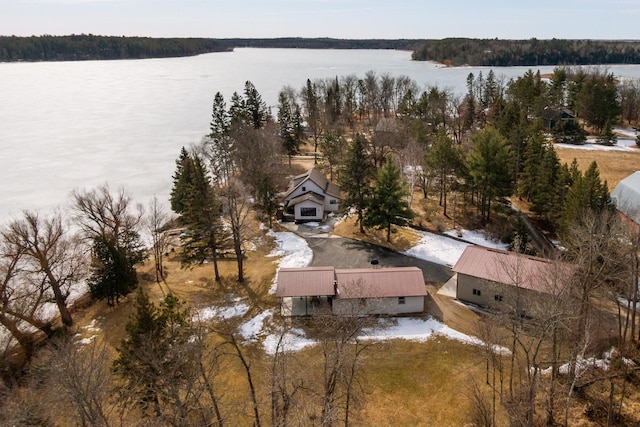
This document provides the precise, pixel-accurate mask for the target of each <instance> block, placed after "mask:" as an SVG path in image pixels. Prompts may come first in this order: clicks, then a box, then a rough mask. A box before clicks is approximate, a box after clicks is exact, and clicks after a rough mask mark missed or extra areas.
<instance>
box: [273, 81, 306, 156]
mask: <svg viewBox="0 0 640 427" xmlns="http://www.w3.org/2000/svg"><path fill="white" fill-rule="evenodd" d="M278 134H279V136H280V139H281V140H282V147H283V148H284V152H285V153H287V157H288V158H289V166H291V157H292V156H294V155H296V154H298V153H299V151H300V144H301V143H302V136H303V135H302V117H301V115H300V106H298V104H297V103H296V101H295V99H292V97H290V96H288V94H287V92H285V91H284V90H282V91H280V94H279V95H278Z"/></svg>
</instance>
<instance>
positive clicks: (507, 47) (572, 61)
mask: <svg viewBox="0 0 640 427" xmlns="http://www.w3.org/2000/svg"><path fill="white" fill-rule="evenodd" d="M412 58H413V59H414V60H416V61H436V62H441V63H443V64H447V65H451V66H460V65H474V66H495V67H509V66H521V65H524V66H543V65H595V64H638V63H640V42H638V41H624V40H615V41H613V40H612V41H609V40H606V41H605V40H560V39H551V40H538V39H536V38H532V39H529V40H498V39H468V38H447V39H442V40H428V41H426V42H425V43H424V44H423V45H422V46H421V47H419V48H417V49H416V50H415V51H414V52H413V55H412Z"/></svg>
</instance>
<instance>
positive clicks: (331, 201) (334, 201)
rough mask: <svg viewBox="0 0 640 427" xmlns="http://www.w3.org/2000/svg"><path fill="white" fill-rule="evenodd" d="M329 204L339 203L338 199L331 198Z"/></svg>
mask: <svg viewBox="0 0 640 427" xmlns="http://www.w3.org/2000/svg"><path fill="white" fill-rule="evenodd" d="M329 204H330V205H337V204H338V201H337V200H336V199H331V200H329Z"/></svg>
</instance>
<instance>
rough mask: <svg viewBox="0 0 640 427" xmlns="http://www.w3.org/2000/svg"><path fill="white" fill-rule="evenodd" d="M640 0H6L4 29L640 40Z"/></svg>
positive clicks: (0, 24)
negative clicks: (639, 27) (639, 29)
mask: <svg viewBox="0 0 640 427" xmlns="http://www.w3.org/2000/svg"><path fill="white" fill-rule="evenodd" d="M638 23H640V0H485V1H482V0H435V1H432V0H227V1H220V0H0V34H1V35H20V36H29V35H42V34H54V35H65V34H81V33H85V34H88V33H92V34H100V35H118V36H121V35H126V36H151V37H214V38H223V37H248V38H249V37H251V38H256V37H286V36H298V37H336V38H360V39H364V38H390V39H397V38H420V39H423V38H435V39H440V38H445V37H476V38H494V37H498V38H506V39H528V38H531V37H536V38H539V39H549V38H553V37H555V38H569V39H586V38H588V39H640V31H638Z"/></svg>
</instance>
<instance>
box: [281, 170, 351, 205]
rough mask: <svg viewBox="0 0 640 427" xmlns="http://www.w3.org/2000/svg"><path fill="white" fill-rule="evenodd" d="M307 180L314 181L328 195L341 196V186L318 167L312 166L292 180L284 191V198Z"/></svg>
mask: <svg viewBox="0 0 640 427" xmlns="http://www.w3.org/2000/svg"><path fill="white" fill-rule="evenodd" d="M306 181H313V182H315V183H316V185H317V186H318V187H320V188H322V189H323V190H324V192H325V193H327V194H328V195H330V196H333V197H335V198H337V199H339V198H340V188H339V187H338V186H337V185H336V184H334V183H333V182H331V181H329V180H328V179H327V177H326V176H324V175H323V174H322V173H320V171H319V170H317V169H316V168H311V169H309V170H308V171H307V172H305V173H303V174H300V175H298V176H295V177H294V178H293V179H292V180H291V182H290V185H289V188H288V189H287V191H286V192H285V193H284V198H285V199H286V198H287V197H288V196H289V194H291V193H293V191H294V190H295V189H296V188H298V187H300V186H301V185H302V184H303V183H304V182H306Z"/></svg>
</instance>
